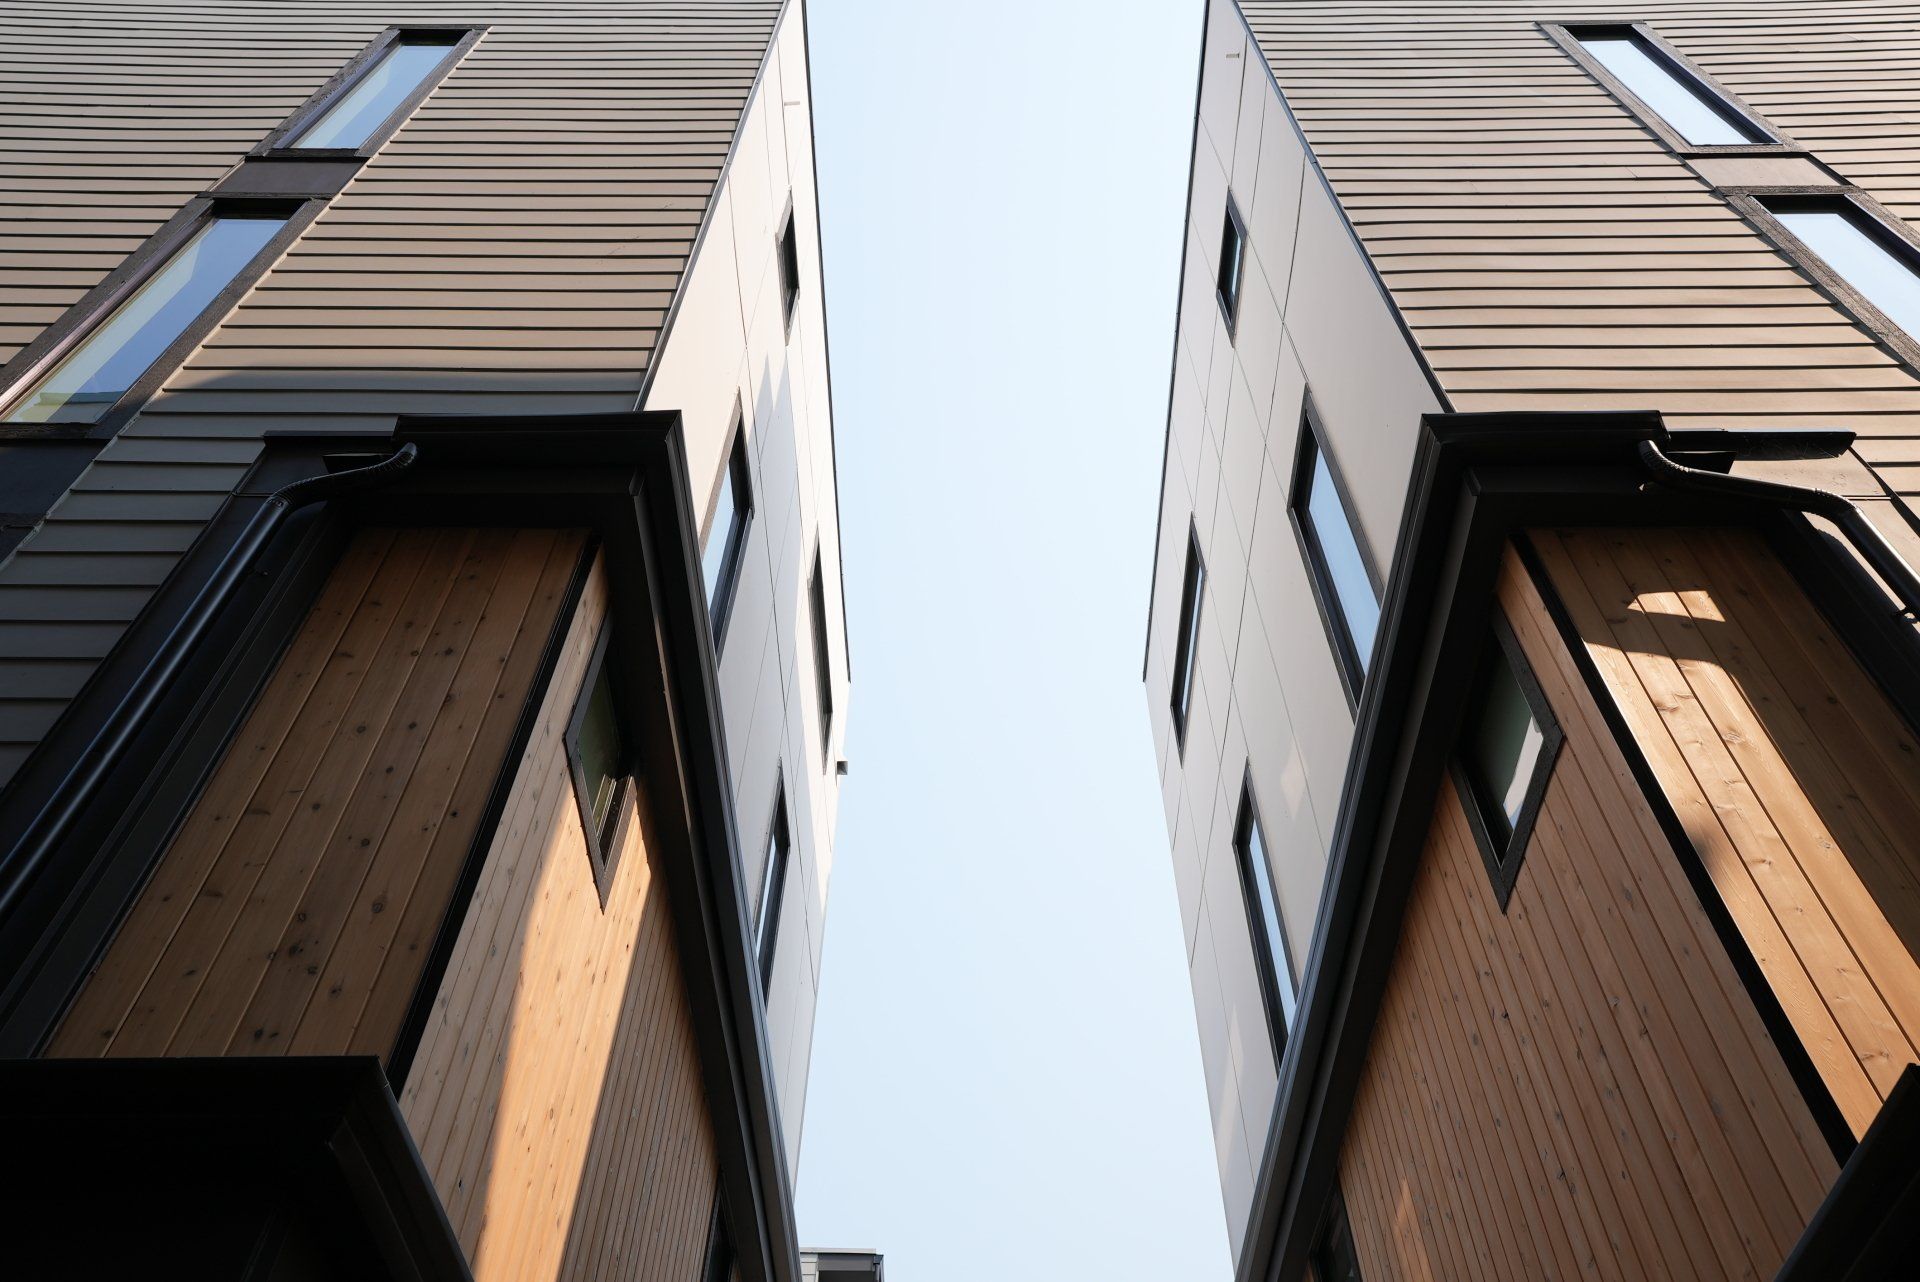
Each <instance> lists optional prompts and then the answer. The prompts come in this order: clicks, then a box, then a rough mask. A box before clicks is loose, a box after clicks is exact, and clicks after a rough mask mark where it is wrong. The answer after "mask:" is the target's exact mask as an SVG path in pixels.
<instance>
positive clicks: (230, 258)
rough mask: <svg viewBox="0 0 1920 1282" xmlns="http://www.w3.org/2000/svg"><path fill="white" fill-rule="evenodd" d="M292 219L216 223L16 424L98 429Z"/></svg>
mask: <svg viewBox="0 0 1920 1282" xmlns="http://www.w3.org/2000/svg"><path fill="white" fill-rule="evenodd" d="M286 222H287V220H286V219H285V218H284V217H273V218H228V217H218V218H213V219H210V220H209V221H208V222H207V225H206V226H204V227H202V228H201V229H200V230H199V231H197V232H195V233H194V234H193V236H192V238H191V239H189V240H188V241H187V243H186V244H185V245H183V246H181V247H180V249H179V250H178V251H177V252H176V253H175V254H174V255H173V257H171V258H169V259H168V260H167V263H166V266H164V267H162V268H161V269H160V270H159V271H157V272H155V273H154V274H153V275H152V276H150V277H149V278H148V279H147V280H146V282H145V283H144V284H142V285H141V286H140V288H139V289H137V290H135V291H134V293H133V296H132V297H130V298H128V299H127V300H126V301H125V302H123V303H121V304H120V306H119V307H118V308H116V309H115V310H114V312H113V313H112V315H111V316H109V317H108V318H107V320H106V321H105V322H104V323H103V324H101V325H99V326H98V327H96V328H95V329H94V331H93V332H92V333H91V334H89V335H88V336H87V338H86V340H85V341H84V342H82V343H81V344H80V346H79V347H78V348H76V349H75V350H74V351H73V352H71V353H70V354H69V355H68V356H67V357H66V359H64V360H62V361H61V362H60V363H59V364H58V365H56V366H54V368H53V370H52V371H51V372H50V373H48V374H47V375H46V377H44V378H42V379H41V380H40V381H39V382H38V383H36V384H34V386H33V388H32V389H31V390H30V391H29V392H28V393H27V395H26V396H25V398H24V399H22V400H21V402H20V403H19V404H18V405H16V406H14V408H13V412H12V413H10V414H8V415H7V419H6V421H7V422H9V423H94V422H98V421H99V420H100V418H101V416H102V415H104V414H105V413H106V412H107V411H108V410H109V409H111V408H113V405H114V402H116V401H118V400H119V399H120V398H121V397H122V396H125V395H126V394H127V389H129V388H131V387H132V386H133V385H134V383H135V382H137V381H139V378H140V376H141V375H142V374H145V373H146V372H147V370H148V369H149V368H150V367H151V366H152V365H153V363H154V362H155V361H156V360H158V359H159V358H160V355H161V353H163V352H165V351H166V350H167V348H168V347H170V346H171V345H172V344H173V341H174V340H175V339H176V338H179V337H180V335H181V334H182V333H184V332H185V331H186V329H187V327H188V326H189V325H191V324H192V323H193V322H194V321H195V320H196V319H197V318H198V317H199V316H200V314H201V313H202V312H204V311H206V309H207V307H208V305H209V304H210V303H212V302H213V300H214V298H215V297H216V296H217V295H218V294H219V293H220V291H221V290H223V289H225V288H226V287H227V286H228V285H229V284H231V283H232V282H233V280H234V278H235V277H237V276H238V275H239V274H240V272H241V269H243V268H244V267H245V266H246V265H247V264H248V263H249V262H251V261H252V260H253V256H254V255H255V254H258V253H259V252H260V251H261V250H262V249H264V248H265V247H266V244H267V242H268V241H270V240H272V239H273V235H274V233H275V232H277V231H279V230H280V229H281V228H282V227H284V226H285V225H286Z"/></svg>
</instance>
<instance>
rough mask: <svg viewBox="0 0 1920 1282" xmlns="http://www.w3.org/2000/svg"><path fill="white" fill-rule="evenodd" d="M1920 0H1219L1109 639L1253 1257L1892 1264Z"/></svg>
mask: <svg viewBox="0 0 1920 1282" xmlns="http://www.w3.org/2000/svg"><path fill="white" fill-rule="evenodd" d="M1911 19H1912V15H1911V14H1909V13H1904V12H1899V13H1896V12H1894V11H1890V10H1887V9H1885V8H1884V7H1883V6H1875V5H1871V4H1865V3H1848V2H1845V0H1843V2H1842V3H1839V4H1834V5H1826V6H1819V7H1817V8H1812V7H1807V6H1785V5H1781V6H1753V5H1742V4H1734V3H1717V2H1716V3H1707V4H1692V5H1675V4H1661V3H1653V4H1649V5H1643V6H1640V7H1639V8H1634V7H1632V6H1625V5H1605V6H1600V7H1598V8H1596V7H1592V6H1589V7H1586V8H1579V9H1574V10H1558V9H1555V10H1549V9H1546V8H1541V7H1538V6H1525V5H1521V6H1508V7H1506V8H1500V9H1497V10H1490V9H1488V8H1486V7H1485V6H1481V7H1478V8H1476V7H1473V6H1467V5H1458V4H1454V3H1451V2H1450V0H1432V3H1424V4H1418V5H1414V6H1410V7H1409V6H1386V5H1373V4H1367V3H1357V4H1344V5H1302V4H1277V3H1276V4H1264V3H1258V2H1256V0H1245V2H1243V3H1241V4H1238V5H1236V4H1234V3H1233V2H1232V0H1220V2H1217V3H1211V4H1209V6H1208V7H1207V14H1206V24H1205V34H1204V38H1203V45H1202V60H1201V63H1202V65H1201V72H1200V84H1199V90H1198V101H1197V110H1196V122H1195V131H1194V145H1193V161H1192V177H1191V182H1190V191H1189V210H1188V223H1187V230H1186V244H1185V250H1184V265H1183V271H1182V278H1181V293H1180V311H1179V320H1178V327H1177V336H1176V341H1175V351H1174V357H1173V370H1172V382H1171V392H1170V408H1169V421H1168V436H1167V452H1166V463H1165V472H1164V482H1163V488H1162V507H1161V512H1160V527H1159V529H1160V532H1159V538H1158V542H1157V553H1156V564H1155V567H1154V578H1153V587H1152V606H1151V611H1150V618H1149V627H1148V638H1147V649H1146V659H1145V666H1144V678H1145V681H1144V684H1145V689H1146V693H1147V696H1148V706H1149V711H1150V715H1151V719H1152V726H1153V733H1154V737H1155V742H1156V746H1157V749H1158V756H1159V761H1160V764H1161V768H1162V780H1163V786H1164V793H1165V804H1166V812H1167V819H1168V828H1169V834H1170V838H1171V843H1172V850H1173V859H1174V868H1175V876H1176V882H1177V885H1178V889H1179V895H1180V905H1181V914H1182V921H1183V926H1184V930H1185V936H1186V943H1187V948H1188V955H1189V960H1190V970H1191V976H1192V981H1193V990H1194V1001H1195V1010H1196V1016H1197V1019H1198V1024H1199V1031H1200V1040H1201V1047H1202V1052H1203V1059H1204V1063H1205V1069H1206V1076H1207V1087H1208V1092H1209V1097H1210V1101H1211V1106H1212V1114H1213V1118H1214V1123H1215V1143H1216V1149H1217V1152H1218V1156H1219V1161H1220V1175H1221V1186H1222V1191H1223V1198H1224V1205H1225V1211H1226V1220H1227V1228H1228V1232H1229V1235H1230V1238H1231V1240H1232V1242H1233V1246H1234V1252H1235V1259H1236V1263H1237V1267H1238V1270H1239V1275H1240V1277H1242V1278H1244V1279H1262V1280H1263V1282H1264V1280H1265V1279H1268V1278H1289V1279H1291V1278H1297V1277H1301V1276H1308V1275H1311V1276H1317V1277H1349V1276H1360V1277H1367V1278H1382V1277H1392V1278H1399V1277H1516V1278H1519V1277H1549V1276H1568V1275H1574V1274H1592V1275H1596V1276H1609V1277H1613V1276H1618V1277H1643V1276H1656V1275H1660V1276H1674V1277H1719V1276H1727V1277H1740V1276H1758V1277H1768V1276H1776V1275H1778V1276H1783V1277H1856V1276H1857V1277H1869V1276H1873V1277H1878V1276H1891V1275H1892V1273H1891V1272H1889V1271H1888V1270H1890V1269H1891V1268H1892V1265H1891V1263H1890V1261H1892V1260H1895V1259H1897V1258H1899V1257H1898V1256H1897V1255H1895V1254H1893V1253H1894V1252H1895V1251H1897V1250H1898V1249H1900V1246H1901V1242H1900V1239H1901V1236H1902V1235H1903V1234H1911V1232H1912V1230H1911V1227H1910V1226H1911V1224H1912V1223H1913V1219H1912V1213H1913V1209H1914V1207H1915V1202H1914V1199H1915V1196H1916V1169H1917V1168H1916V1165H1915V1163H1914V1162H1913V1161H1912V1158H1911V1152H1912V1148H1911V1145H1912V1142H1913V1137H1914V1134H1915V1132H1916V1128H1917V1127H1920V1120H1917V1119H1916V1116H1915V1113H1916V1105H1915V1102H1914V1098H1913V1097H1914V1095H1915V1093H1916V1091H1917V1090H1920V1088H1916V1087H1915V1086H1914V1084H1913V1083H1914V1080H1915V1078H1916V1075H1917V1073H1916V1070H1914V1069H1913V1068H1912V1065H1913V1064H1914V1063H1915V1061H1916V1060H1920V1019H1917V1018H1916V1017H1920V1008H1917V1007H1916V1006H1915V1002H1916V1001H1920V962H1916V957H1920V929H1917V928H1916V922H1920V918H1916V917H1915V916H1914V908H1915V905H1916V904H1920V842H1917V838H1916V833H1920V828H1916V826H1915V823H1914V820H1915V819H1916V818H1920V815H1916V814H1914V813H1913V804H1914V801H1913V799H1914V798H1915V797H1916V796H1920V771H1916V767H1915V764H1914V762H1913V760H1912V744H1913V742H1914V737H1913V736H1914V730H1913V727H1914V726H1915V724H1916V718H1917V717H1920V701H1916V698H1915V694H1916V691H1920V687H1916V686H1915V685H1914V676H1915V674H1916V670H1917V669H1920V651H1916V649H1915V645H1916V640H1915V637H1914V635H1913V626H1912V620H1913V618H1914V617H1915V607H1916V606H1917V605H1920V581H1917V580H1916V578H1915V576H1914V573H1913V571H1912V569H1911V568H1910V566H1911V565H1912V564H1913V563H1914V562H1915V561H1916V560H1920V551H1916V549H1917V548H1920V539H1917V538H1916V533H1915V532H1916V530H1917V529H1920V518H1917V517H1916V513H1915V511H1914V509H1913V507H1912V501H1911V500H1912V495H1913V486H1912V483H1911V476H1910V474H1911V472H1912V467H1911V463H1912V452H1913V449H1914V445H1915V441H1916V440H1920V431H1916V428H1915V425H1916V423H1920V418H1916V417H1915V415H1916V412H1920V235H1917V234H1916V231H1915V229H1914V227H1913V225H1912V224H1911V222H1910V220H1911V219H1912V218H1913V217H1914V216H1915V214H1916V211H1917V210H1920V206H1917V205H1916V204H1915V196H1914V192H1915V190H1916V177H1915V176H1916V174H1920V152H1917V151H1915V150H1914V148H1913V147H1912V146H1911V145H1909V141H1908V135H1909V134H1910V133H1911V130H1910V128H1908V127H1907V125H1906V124H1905V123H1904V122H1903V121H1902V119H1901V111H1902V110H1903V108H1901V107H1900V106H1898V105H1897V99H1898V95H1897V94H1895V93H1893V92H1892V91H1891V86H1893V85H1895V84H1898V83H1904V82H1905V80H1907V79H1910V78H1911V76H1912V74H1913V71H1914V69H1915V67H1916V65H1920V43H1916V42H1915V40H1914V37H1913V32H1912V24H1911Z"/></svg>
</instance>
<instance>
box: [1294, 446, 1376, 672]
mask: <svg viewBox="0 0 1920 1282" xmlns="http://www.w3.org/2000/svg"><path fill="white" fill-rule="evenodd" d="M1307 519H1308V522H1309V523H1310V524H1311V525H1312V526H1313V536H1314V542H1315V543H1316V544H1317V545H1318V546H1319V550H1320V559H1321V561H1322V568H1323V569H1324V570H1325V571H1326V576H1327V581H1328V583H1329V584H1331V586H1332V588H1333V594H1334V596H1335V597H1337V598H1338V599H1339V603H1340V614H1341V617H1342V618H1344V619H1345V620H1346V624H1347V635H1348V636H1349V638H1350V639H1351V640H1352V641H1353V649H1354V657H1355V659H1356V660H1357V662H1358V663H1359V665H1360V670H1361V672H1362V673H1364V672H1365V671H1366V668H1367V659H1368V656H1370V655H1371V654H1372V653H1373V636H1374V633H1375V632H1377V631H1378V630H1379V628H1380V603H1379V601H1377V600H1375V599H1374V595H1373V581H1372V580H1371V579H1369V578H1368V577H1367V563H1366V560H1365V559H1364V558H1363V557H1362V556H1361V555H1360V543H1359V541H1358V540H1357V539H1355V538H1354V534H1353V526H1352V524H1351V523H1350V522H1349V521H1348V520H1347V509H1346V505H1345V504H1344V503H1342V502H1341V501H1340V490H1339V487H1338V486H1336V485H1335V484H1334V481H1333V472H1332V470H1331V469H1330V468H1328V466H1327V456H1326V454H1325V453H1324V452H1322V451H1321V450H1319V449H1318V448H1315V449H1314V452H1313V479H1312V481H1311V482H1310V486H1309V489H1308V492H1307Z"/></svg>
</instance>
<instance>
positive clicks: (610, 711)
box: [566, 625, 633, 908]
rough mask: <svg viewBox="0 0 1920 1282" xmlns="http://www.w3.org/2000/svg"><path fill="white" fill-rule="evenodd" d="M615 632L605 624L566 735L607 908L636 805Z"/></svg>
mask: <svg viewBox="0 0 1920 1282" xmlns="http://www.w3.org/2000/svg"><path fill="white" fill-rule="evenodd" d="M612 633H613V629H612V627H611V626H610V625H605V626H602V627H601V629H600V637H599V639H598V640H597V641H595V642H594V646H593V658H592V659H591V660H589V661H588V664H587V679H586V682H585V684H583V685H582V686H581V688H580V699H579V702H578V703H576V704H575V705H574V709H573V719H572V720H571V722H569V724H568V726H567V739H566V744H567V763H568V765H569V766H570V767H571V768H572V771H573V791H574V797H575V799H576V800H577V801H578V803H579V806H580V827H581V830H582V831H583V832H584V834H585V836H586V839H587V857H588V858H589V859H590V860H591V861H592V864H593V884H594V885H595V886H596V887H597V888H598V889H599V891H600V906H601V907H602V908H604V907H606V905H607V895H608V892H609V891H611V890H612V888H613V872H614V866H615V864H616V863H617V862H618V861H619V857H620V839H621V837H622V835H623V829H624V826H625V823H626V815H627V811H628V810H629V809H631V807H630V806H629V805H628V804H627V798H628V793H629V792H630V790H631V789H632V787H633V758H632V752H631V749H630V747H629V744H628V742H627V737H626V733H625V732H624V731H623V730H622V729H621V725H620V721H621V716H620V704H619V700H618V698H617V697H616V690H615V687H614V680H613V667H614V665H613V664H612V663H610V662H608V654H609V651H610V649H611V646H610V638H611V636H612Z"/></svg>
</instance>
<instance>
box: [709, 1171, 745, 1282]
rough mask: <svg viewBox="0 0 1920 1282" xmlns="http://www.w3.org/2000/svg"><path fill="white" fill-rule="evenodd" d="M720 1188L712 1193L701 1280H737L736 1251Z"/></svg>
mask: <svg viewBox="0 0 1920 1282" xmlns="http://www.w3.org/2000/svg"><path fill="white" fill-rule="evenodd" d="M725 1196H726V1194H725V1192H724V1190H722V1189H715V1190H714V1193H713V1224H712V1226H711V1227H710V1228H709V1230H708V1233H707V1264H706V1268H705V1269H704V1270H702V1271H701V1274H700V1278H701V1282H738V1279H739V1277H740V1271H739V1269H738V1268H736V1267H735V1266H736V1265H737V1264H738V1262H739V1256H738V1253H737V1252H736V1251H735V1250H734V1249H733V1234H732V1233H730V1232H729V1231H728V1229H727V1213H726V1207H725V1205H724V1203H723V1199H724V1198H725Z"/></svg>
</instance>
